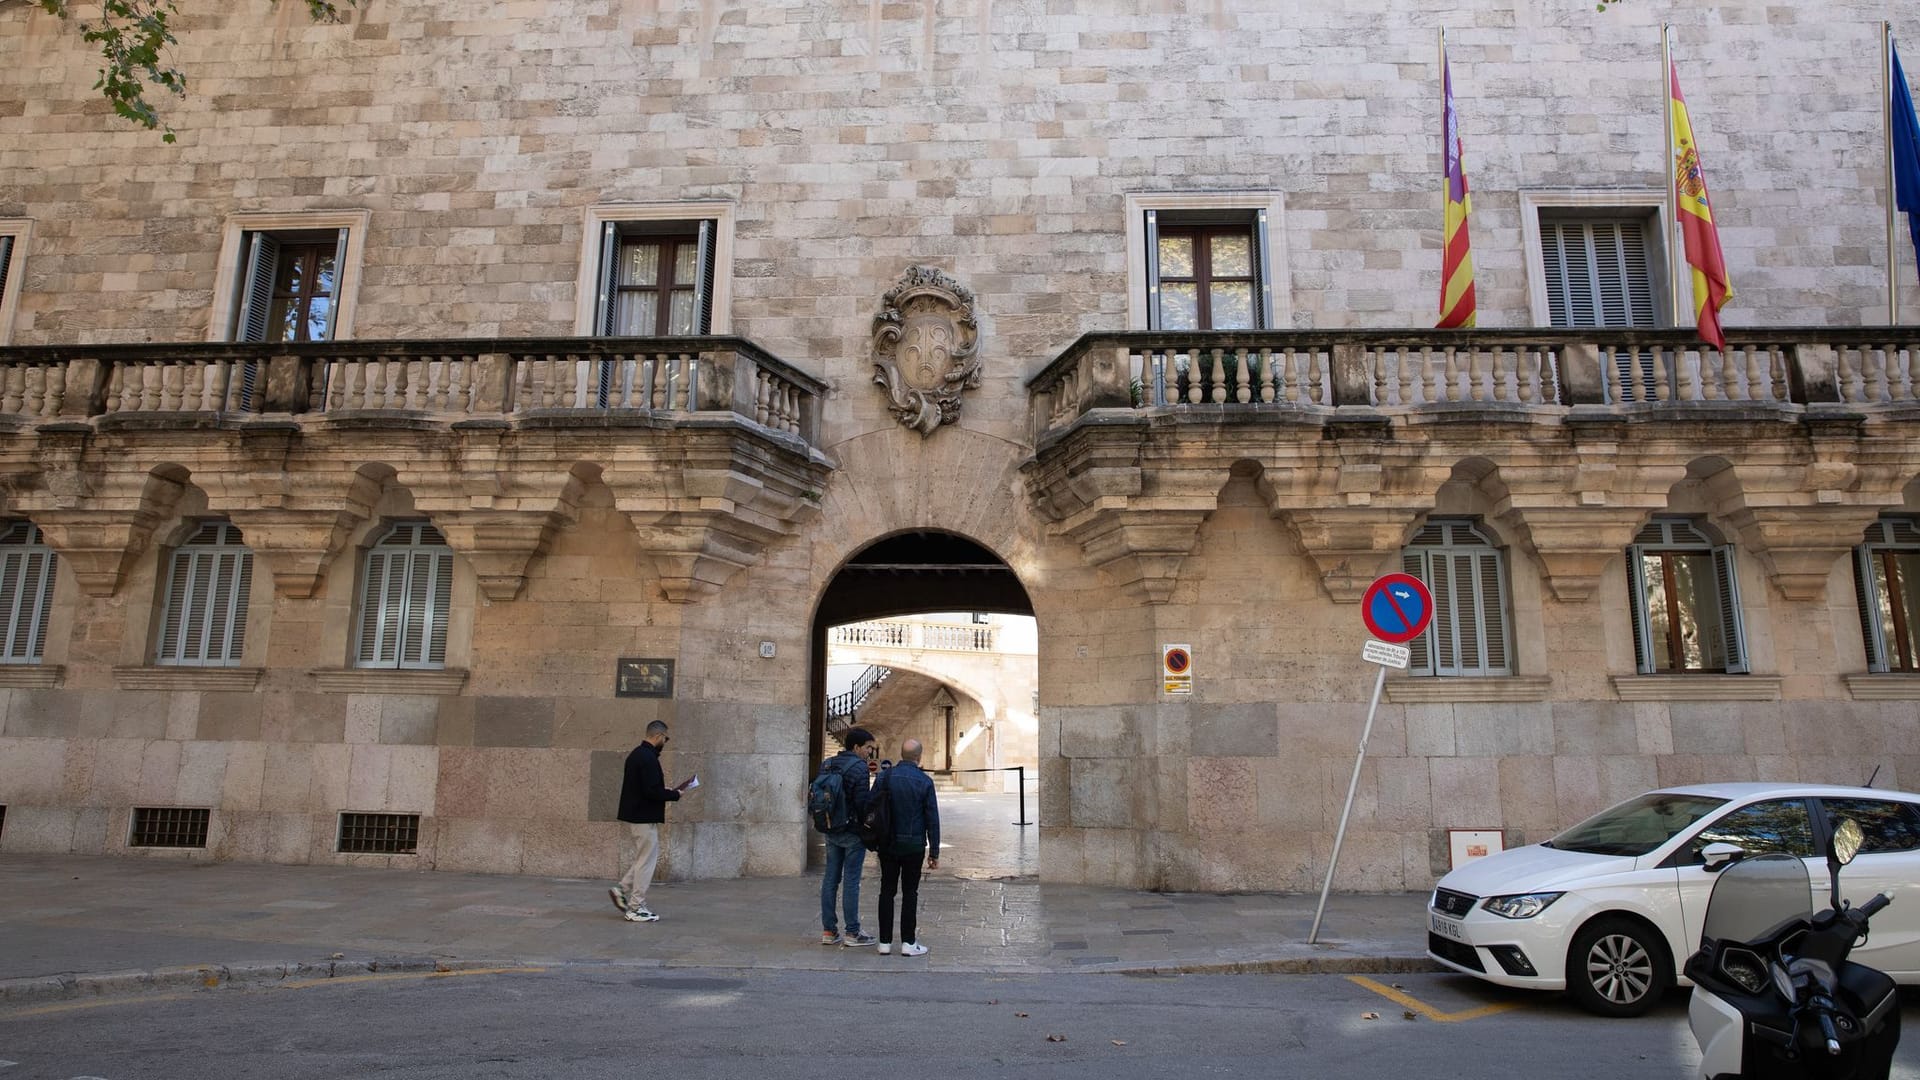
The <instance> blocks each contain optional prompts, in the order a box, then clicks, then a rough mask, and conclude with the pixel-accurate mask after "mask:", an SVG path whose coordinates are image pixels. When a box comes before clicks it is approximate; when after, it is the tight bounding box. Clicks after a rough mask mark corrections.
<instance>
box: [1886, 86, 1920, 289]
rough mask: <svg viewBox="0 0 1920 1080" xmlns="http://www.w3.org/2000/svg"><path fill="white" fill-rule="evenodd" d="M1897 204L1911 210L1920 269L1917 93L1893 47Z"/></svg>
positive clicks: (1916, 263)
mask: <svg viewBox="0 0 1920 1080" xmlns="http://www.w3.org/2000/svg"><path fill="white" fill-rule="evenodd" d="M1892 81H1893V101H1892V105H1893V114H1892V120H1893V131H1892V132H1891V134H1890V138H1891V140H1892V143H1893V205H1894V206H1895V208H1897V209H1900V210H1904V211H1906V212H1907V231H1908V232H1909V233H1910V234H1911V235H1912V236H1913V258H1914V267H1915V269H1916V270H1920V118H1916V117H1915V116H1914V113H1913V93H1912V92H1911V91H1910V90H1908V89H1907V73H1906V72H1905V71H1903V70H1901V68H1900V50H1898V49H1894V50H1893V80H1892Z"/></svg>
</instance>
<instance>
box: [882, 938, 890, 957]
mask: <svg viewBox="0 0 1920 1080" xmlns="http://www.w3.org/2000/svg"><path fill="white" fill-rule="evenodd" d="M892 951H893V942H891V941H883V942H881V943H880V955H881V956H885V955H887V954H888V953H891V952H892Z"/></svg>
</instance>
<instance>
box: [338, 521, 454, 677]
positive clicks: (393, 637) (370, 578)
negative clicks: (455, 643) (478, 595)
mask: <svg viewBox="0 0 1920 1080" xmlns="http://www.w3.org/2000/svg"><path fill="white" fill-rule="evenodd" d="M452 588H453V549H452V548H450V547H448V546H447V539H446V537H444V536H442V535H441V534H440V530H439V529H436V528H434V527H433V526H432V525H430V524H428V523H426V522H424V521H397V522H394V523H393V524H392V525H391V526H389V527H388V529H387V531H386V532H385V533H384V534H383V535H382V536H381V537H380V539H379V540H378V541H377V542H376V543H375V544H374V545H373V546H372V547H370V548H368V549H367V558H366V570H365V572H364V573H363V574H362V575H361V587H360V618H359V620H358V621H357V623H356V629H355V640H354V645H353V656H354V660H353V662H354V666H355V667H365V668H438V667H445V666H446V663H447V612H448V610H449V609H450V607H451V604H450V599H449V598H450V594H451V592H452Z"/></svg>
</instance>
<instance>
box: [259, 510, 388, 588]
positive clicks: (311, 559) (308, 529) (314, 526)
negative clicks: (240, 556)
mask: <svg viewBox="0 0 1920 1080" xmlns="http://www.w3.org/2000/svg"><path fill="white" fill-rule="evenodd" d="M227 516H228V517H229V518H231V519H232V520H233V523H234V524H235V525H238V526H239V527H240V533H241V535H242V536H244V537H246V541H247V546H248V547H251V548H252V549H253V550H254V551H255V552H257V553H259V554H260V555H261V556H262V557H263V558H264V559H265V560H266V563H267V568H268V569H269V570H270V571H271V572H272V574H273V590H274V592H275V593H277V594H278V595H280V596H285V597H289V598H292V599H295V600H306V599H309V598H311V597H313V596H315V595H318V593H319V591H320V586H321V585H322V583H324V582H325V581H326V578H327V566H328V565H329V564H330V563H332V562H333V557H334V556H335V555H338V554H339V553H340V551H341V549H342V548H344V547H346V543H347V536H348V534H349V533H351V532H352V531H353V529H354V527H355V526H356V525H358V524H359V523H360V522H362V521H365V520H366V518H367V512H366V510H365V509H364V508H362V509H357V510H356V509H354V508H351V507H347V508H330V509H318V510H293V509H288V508H286V507H261V508H256V509H251V510H242V509H235V510H229V511H228V512H227Z"/></svg>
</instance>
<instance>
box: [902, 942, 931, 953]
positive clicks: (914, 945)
mask: <svg viewBox="0 0 1920 1080" xmlns="http://www.w3.org/2000/svg"><path fill="white" fill-rule="evenodd" d="M900 955H901V956H925V955H927V947H926V946H925V945H922V944H920V943H919V942H916V941H909V942H907V943H906V944H904V945H902V946H900Z"/></svg>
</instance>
